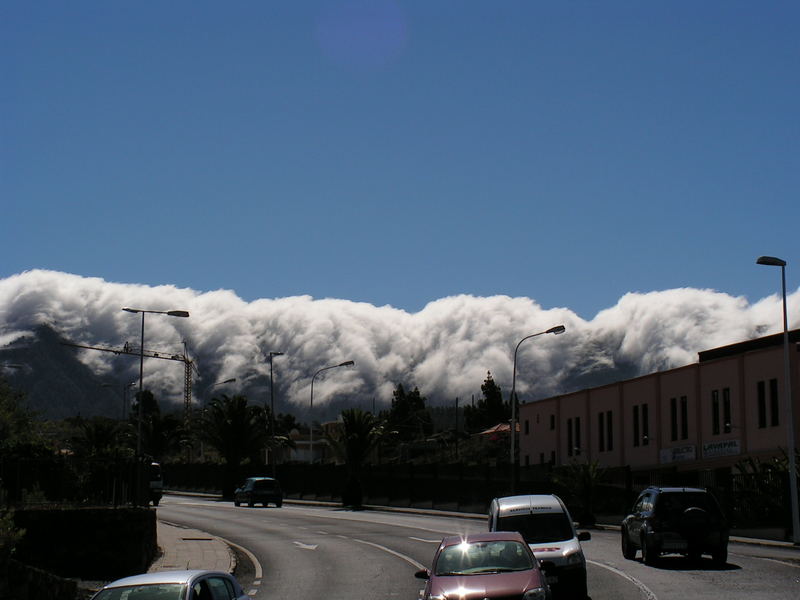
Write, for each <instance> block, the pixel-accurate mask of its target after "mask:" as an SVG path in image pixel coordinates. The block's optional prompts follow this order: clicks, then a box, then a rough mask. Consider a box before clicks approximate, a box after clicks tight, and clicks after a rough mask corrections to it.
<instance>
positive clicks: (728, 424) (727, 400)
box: [722, 388, 733, 433]
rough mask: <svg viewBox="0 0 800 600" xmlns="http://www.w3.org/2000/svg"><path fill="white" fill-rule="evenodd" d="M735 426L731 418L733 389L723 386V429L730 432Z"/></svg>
mask: <svg viewBox="0 0 800 600" xmlns="http://www.w3.org/2000/svg"><path fill="white" fill-rule="evenodd" d="M732 427H733V423H732V419H731V389H730V388H722V431H723V432H724V433H730V432H731V428H732Z"/></svg>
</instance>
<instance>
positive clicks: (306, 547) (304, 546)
mask: <svg viewBox="0 0 800 600" xmlns="http://www.w3.org/2000/svg"><path fill="white" fill-rule="evenodd" d="M292 543H293V544H294V545H295V546H297V547H298V548H302V549H303V550H316V549H317V544H304V543H303V542H292Z"/></svg>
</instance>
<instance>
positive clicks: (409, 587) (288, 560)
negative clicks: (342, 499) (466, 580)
mask: <svg viewBox="0 0 800 600" xmlns="http://www.w3.org/2000/svg"><path fill="white" fill-rule="evenodd" d="M159 512H160V515H159V516H160V518H162V519H167V520H172V521H174V522H179V523H183V524H187V525H190V526H193V527H198V528H201V529H203V530H205V531H208V532H209V533H212V534H215V535H220V536H222V537H225V538H226V539H229V540H230V541H232V542H234V543H236V544H238V545H241V546H243V547H245V548H247V549H248V550H250V551H251V552H252V553H253V554H255V556H256V557H257V558H258V560H259V561H260V562H261V566H262V568H263V577H262V580H261V583H260V586H259V591H258V592H257V594H256V595H255V597H256V598H275V597H290V596H291V597H304V598H338V597H347V598H349V599H353V598H355V599H358V598H365V599H366V598H374V597H406V598H415V597H417V595H418V592H419V589H420V587H421V585H420V581H419V580H417V579H415V578H414V576H413V575H414V572H415V571H416V570H417V569H419V568H422V567H423V566H424V563H423V562H421V561H417V560H415V559H413V558H411V557H410V556H409V554H411V553H414V554H416V555H417V556H418V557H419V558H420V559H422V561H425V562H427V561H429V560H430V557H432V556H433V550H434V549H435V545H433V544H435V543H438V541H439V540H440V539H441V536H439V535H437V536H436V537H435V538H432V539H430V540H427V541H426V540H424V539H422V538H419V539H418V540H413V539H411V537H413V536H403V535H391V534H388V535H387V526H386V525H385V524H382V523H378V524H377V525H376V524H370V523H369V521H368V520H367V521H365V520H364V519H362V518H359V517H357V516H355V515H353V516H354V517H355V518H353V519H350V518H348V515H346V514H342V513H341V512H330V511H320V510H319V509H318V510H316V511H311V512H305V511H302V510H297V511H294V510H291V509H289V510H286V509H280V510H276V509H266V510H265V509H260V508H255V509H245V508H241V509H235V510H232V509H231V508H230V507H227V506H225V505H220V504H219V503H216V504H214V503H203V502H190V503H183V504H177V505H176V504H174V503H171V502H168V503H166V504H164V505H163V507H162V508H160V509H159ZM390 520H391V519H390ZM376 526H377V527H378V528H379V529H378V530H376V529H375V528H376ZM396 530H397V528H396V527H395V528H391V529H390V531H396ZM415 532H418V531H417V530H415Z"/></svg>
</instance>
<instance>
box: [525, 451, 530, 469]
mask: <svg viewBox="0 0 800 600" xmlns="http://www.w3.org/2000/svg"><path fill="white" fill-rule="evenodd" d="M525 466H526V467H530V466H531V457H530V456H528V455H527V454H526V455H525Z"/></svg>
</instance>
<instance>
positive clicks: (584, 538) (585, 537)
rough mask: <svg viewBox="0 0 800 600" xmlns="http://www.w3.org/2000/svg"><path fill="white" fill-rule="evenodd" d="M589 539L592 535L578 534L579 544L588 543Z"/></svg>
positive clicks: (586, 533) (585, 532) (586, 532)
mask: <svg viewBox="0 0 800 600" xmlns="http://www.w3.org/2000/svg"><path fill="white" fill-rule="evenodd" d="M590 539H592V534H591V533H589V532H588V531H581V532H580V533H578V541H579V542H588V541H589V540H590Z"/></svg>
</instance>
